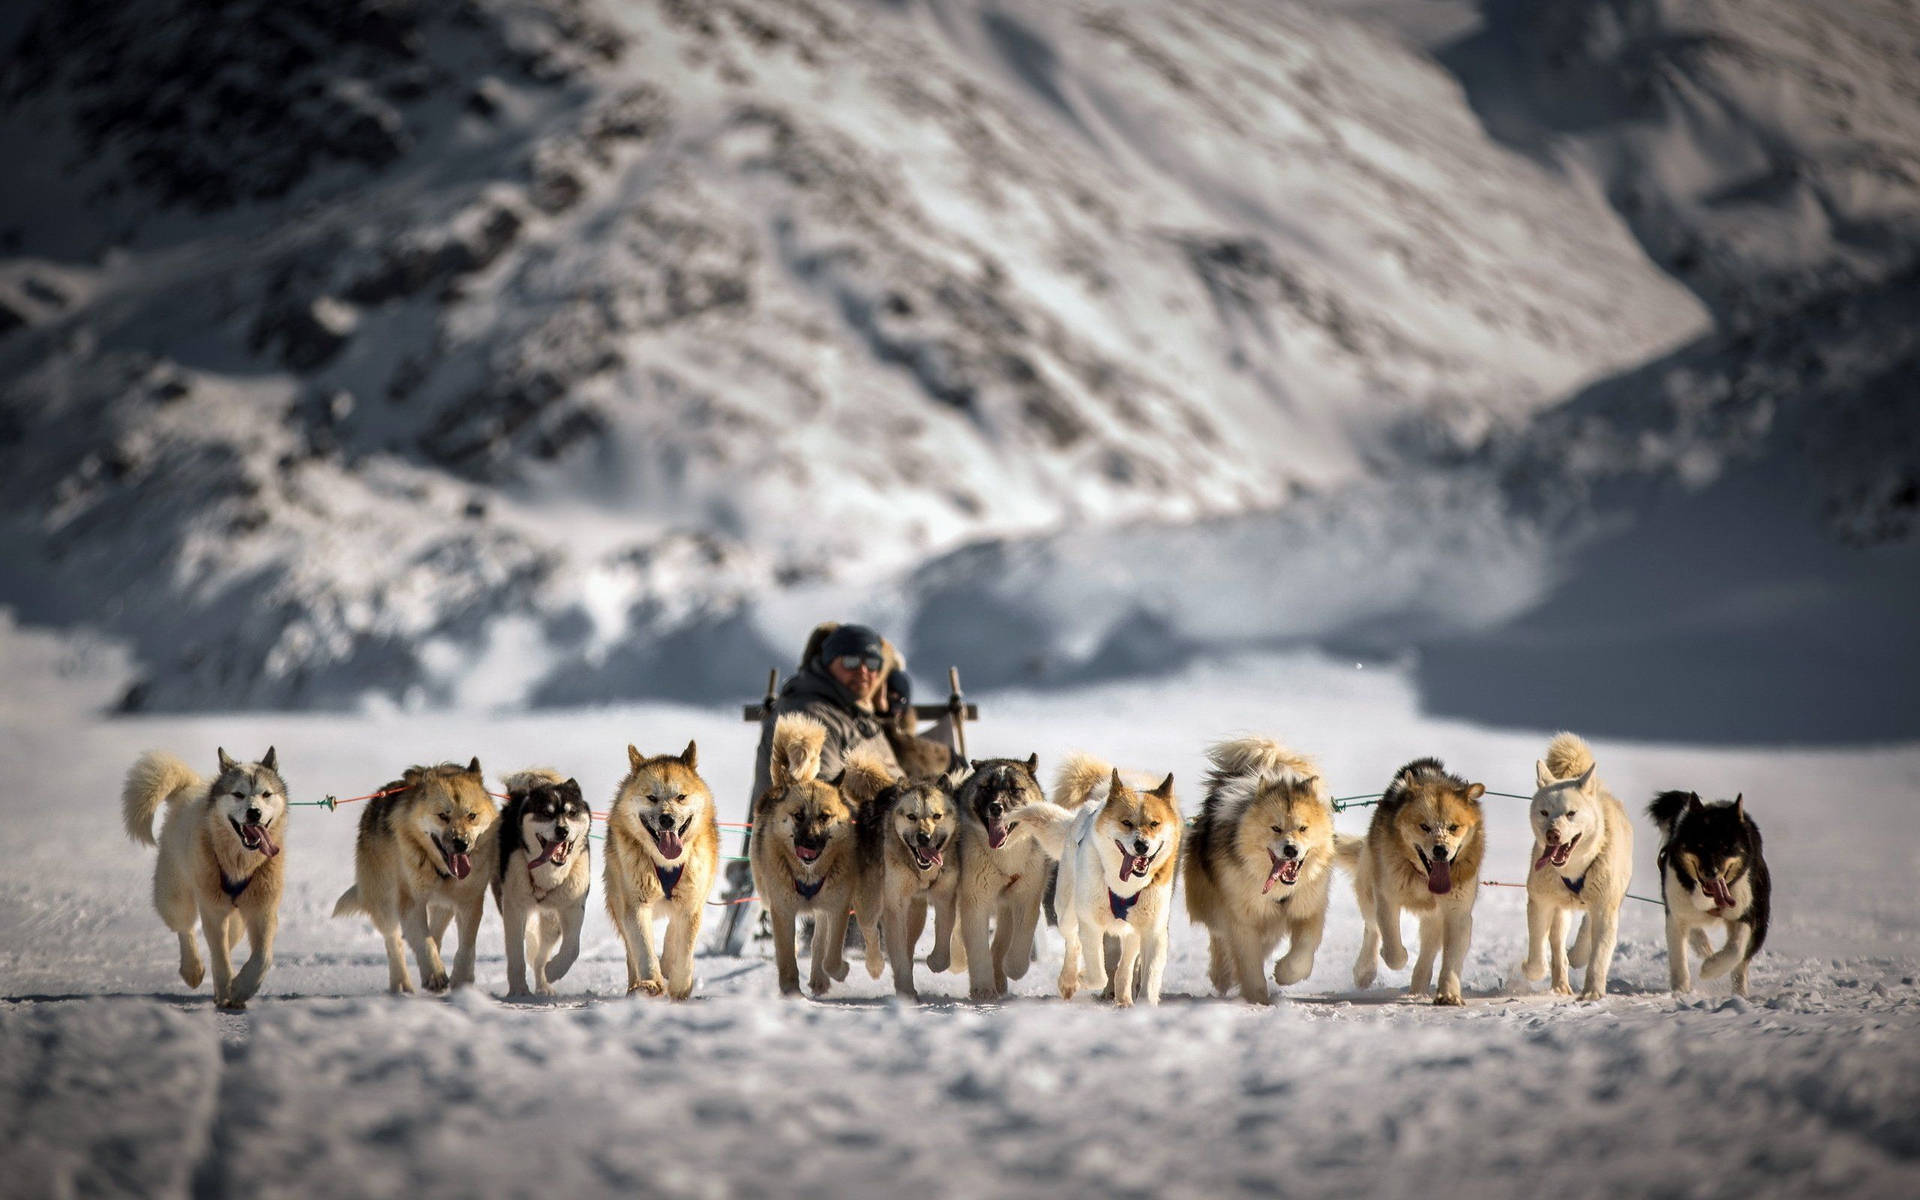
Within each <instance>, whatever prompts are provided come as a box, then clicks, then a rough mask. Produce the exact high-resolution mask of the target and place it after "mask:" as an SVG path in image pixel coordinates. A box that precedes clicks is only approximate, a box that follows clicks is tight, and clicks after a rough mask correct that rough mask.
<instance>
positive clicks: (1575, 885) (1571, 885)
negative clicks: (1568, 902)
mask: <svg viewBox="0 0 1920 1200" xmlns="http://www.w3.org/2000/svg"><path fill="white" fill-rule="evenodd" d="M1560 882H1561V883H1564V884H1566V885H1567V890H1568V891H1570V892H1572V893H1573V894H1574V895H1576V896H1578V895H1579V894H1580V889H1581V888H1583V887H1585V886H1587V877H1586V876H1585V875H1582V876H1580V878H1578V879H1568V878H1567V877H1566V876H1565V875H1562V876H1561V877H1560Z"/></svg>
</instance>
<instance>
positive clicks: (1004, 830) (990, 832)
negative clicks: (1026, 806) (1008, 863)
mask: <svg viewBox="0 0 1920 1200" xmlns="http://www.w3.org/2000/svg"><path fill="white" fill-rule="evenodd" d="M1015 824H1017V822H1013V821H1007V822H1000V821H989V822H988V823H987V845H988V846H989V847H991V848H993V849H995V850H998V849H999V848H1000V847H1002V846H1004V845H1006V844H1007V837H1008V835H1010V834H1012V833H1013V827H1014V825H1015Z"/></svg>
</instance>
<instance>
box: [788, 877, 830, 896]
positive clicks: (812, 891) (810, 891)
mask: <svg viewBox="0 0 1920 1200" xmlns="http://www.w3.org/2000/svg"><path fill="white" fill-rule="evenodd" d="M825 886H827V881H826V880H824V879H816V880H814V881H813V882H812V883H811V884H806V883H801V882H800V881H799V880H798V879H796V880H794V881H793V890H794V891H796V892H799V893H800V898H801V899H802V900H811V899H813V898H814V897H815V896H818V895H819V894H820V889H821V888H823V887H825Z"/></svg>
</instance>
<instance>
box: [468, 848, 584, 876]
mask: <svg viewBox="0 0 1920 1200" xmlns="http://www.w3.org/2000/svg"><path fill="white" fill-rule="evenodd" d="M566 856H567V844H566V843H565V842H563V841H562V842H549V841H548V840H547V839H545V838H541V839H540V854H539V856H538V857H536V858H533V859H531V860H530V861H528V863H527V869H528V870H532V869H533V868H534V867H542V866H545V865H546V864H548V863H550V862H558V861H560V860H562V859H564V858H566ZM454 874H456V875H458V876H460V878H462V879H465V878H466V877H467V876H466V872H464V871H456V872H454Z"/></svg>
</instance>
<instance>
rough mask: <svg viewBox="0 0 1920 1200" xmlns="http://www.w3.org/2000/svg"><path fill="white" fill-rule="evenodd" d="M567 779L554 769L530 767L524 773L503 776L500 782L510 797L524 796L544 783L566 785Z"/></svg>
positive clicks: (518, 772) (517, 772) (516, 772)
mask: <svg viewBox="0 0 1920 1200" xmlns="http://www.w3.org/2000/svg"><path fill="white" fill-rule="evenodd" d="M566 781H567V777H566V776H565V775H562V774H561V773H560V772H558V771H556V770H554V769H553V768H552V767H528V768H527V769H526V770H524V771H515V772H514V773H513V774H511V775H502V776H501V777H500V782H501V784H503V785H504V786H505V787H506V789H507V795H509V796H524V795H526V794H527V793H528V792H530V791H532V790H533V789H535V788H537V787H539V786H540V785H541V784H543V783H565V782H566Z"/></svg>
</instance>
